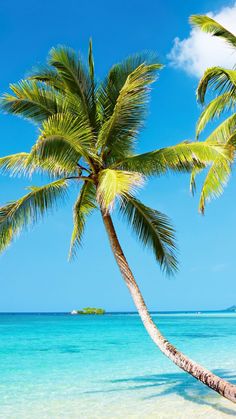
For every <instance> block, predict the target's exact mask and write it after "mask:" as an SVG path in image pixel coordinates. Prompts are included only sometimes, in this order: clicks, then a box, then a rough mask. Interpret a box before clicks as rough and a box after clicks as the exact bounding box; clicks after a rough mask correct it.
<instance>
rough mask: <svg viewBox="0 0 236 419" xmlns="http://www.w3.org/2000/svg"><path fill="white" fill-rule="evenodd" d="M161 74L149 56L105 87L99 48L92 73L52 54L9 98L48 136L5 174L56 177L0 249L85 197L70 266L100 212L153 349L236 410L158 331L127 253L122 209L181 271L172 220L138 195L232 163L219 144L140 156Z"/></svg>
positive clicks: (116, 70)
mask: <svg viewBox="0 0 236 419" xmlns="http://www.w3.org/2000/svg"><path fill="white" fill-rule="evenodd" d="M160 69H161V65H160V64H158V63H156V62H155V59H154V58H153V57H149V56H148V55H146V56H144V55H142V54H141V55H135V56H132V57H130V58H128V59H126V60H125V61H124V62H122V63H120V64H117V65H114V66H113V67H112V68H111V70H110V72H109V73H108V75H107V77H106V79H105V80H104V81H102V82H101V83H97V82H96V80H95V77H94V60H93V54H92V44H91V42H90V46H89V54H88V65H85V64H83V62H82V60H81V59H80V57H79V58H78V57H77V55H76V54H75V53H74V51H73V50H71V49H68V48H65V47H58V48H56V49H54V48H53V49H52V50H51V52H50V55H49V60H48V65H47V66H45V67H43V68H39V69H37V70H35V71H33V72H32V74H31V75H30V76H29V77H28V78H27V79H26V80H23V81H21V82H19V83H18V84H14V85H11V86H10V88H11V91H12V93H11V94H5V95H4V96H3V97H2V99H1V107H2V110H4V111H5V112H9V113H13V114H17V115H20V116H22V117H24V118H27V119H30V120H32V121H33V122H35V123H36V124H37V125H38V127H39V137H38V139H37V141H36V143H35V144H34V146H33V147H32V149H31V151H30V152H29V153H19V154H15V155H11V156H7V157H3V158H1V159H0V167H1V170H2V171H3V172H6V171H10V172H11V173H13V174H15V175H16V174H17V175H19V174H24V175H32V174H33V173H35V172H42V173H45V174H46V175H49V176H50V177H51V182H50V183H48V184H47V185H45V186H40V187H36V186H31V187H30V188H29V192H28V193H27V194H26V195H25V196H23V197H22V198H20V199H18V200H17V201H14V202H10V203H8V204H7V205H5V206H3V207H1V208H0V250H1V251H3V250H4V249H5V248H6V247H7V246H8V245H9V244H10V243H11V242H12V240H13V239H14V237H15V236H16V235H18V233H19V232H20V231H21V230H22V229H23V228H25V227H27V226H28V225H29V224H31V223H34V222H36V221H38V220H39V219H40V217H41V216H43V215H44V213H46V212H47V210H49V209H51V208H52V207H53V205H54V204H57V202H58V201H59V200H60V199H64V198H65V197H66V195H67V193H68V192H69V188H70V185H71V184H73V185H74V186H75V187H76V188H78V191H79V194H78V198H77V200H76V202H75V205H74V209H73V217H74V228H73V232H72V238H71V245H70V257H73V256H75V254H76V250H77V248H79V247H80V245H81V238H82V234H83V232H84V227H85V223H86V220H87V217H88V216H90V215H91V213H92V212H93V211H94V210H95V209H96V208H98V209H99V210H100V212H101V216H102V219H103V222H104V225H105V229H106V232H107V235H108V237H109V241H110V245H111V248H112V251H113V253H114V257H115V259H116V262H117V264H118V266H119V269H120V272H121V274H122V277H123V279H124V281H125V283H126V285H127V287H128V289H129V291H130V293H131V295H132V298H133V301H134V303H135V305H136V308H137V310H138V312H139V315H140V317H141V319H142V322H143V324H144V327H145V328H146V330H147V332H148V333H149V335H150V337H151V338H152V340H153V341H154V342H155V343H156V345H157V346H158V347H159V348H160V350H161V351H162V352H163V353H164V354H165V355H167V356H168V357H169V358H170V359H171V360H172V361H173V362H174V363H175V364H176V365H178V366H179V367H180V368H182V369H183V370H184V371H186V372H188V373H190V374H191V375H192V376H193V377H195V378H197V379H198V380H200V381H201V382H202V383H204V384H206V385H207V386H208V387H210V388H212V389H213V390H215V391H217V392H218V393H220V394H221V395H223V396H224V397H226V398H228V399H230V400H232V401H236V387H235V386H234V385H232V384H230V383H228V382H226V381H224V380H223V379H221V378H219V377H217V376H216V375H214V374H213V373H211V372H210V371H208V370H206V369H205V368H204V367H202V366H200V365H198V364H197V363H195V362H193V361H192V360H190V359H189V358H188V357H187V356H186V355H184V354H182V353H181V352H179V351H178V350H177V349H176V348H175V347H174V346H173V345H172V344H171V343H170V342H168V340H167V339H166V338H165V337H164V336H163V335H162V334H161V333H160V331H159V330H158V328H157V327H156V325H155V323H154V322H153V320H152V318H151V316H150V314H149V312H148V309H147V306H146V304H145V302H144V299H143V297H142V295H141V292H140V290H139V287H138V285H137V283H136V281H135V278H134V276H133V274H132V272H131V269H130V267H129V265H128V262H127V260H126V258H125V255H124V253H123V251H122V248H121V246H120V243H119V240H118V237H117V233H116V231H115V227H114V225H113V221H112V217H111V211H112V208H113V207H114V203H115V201H116V208H117V209H118V211H119V214H120V215H121V216H122V217H123V218H124V219H125V220H126V221H127V223H128V225H129V226H130V228H131V229H133V230H134V232H135V233H136V235H137V237H138V239H139V240H140V241H141V242H142V244H143V245H145V246H149V247H150V248H151V250H152V251H153V252H154V255H155V257H156V259H157V261H158V263H159V264H160V266H161V267H162V268H163V269H164V270H165V271H166V272H167V273H173V272H174V271H175V270H176V269H177V259H176V255H175V239H174V229H173V227H172V226H171V224H170V221H169V219H168V218H167V217H166V216H165V215H164V214H162V213H161V212H159V211H156V210H155V209H152V208H149V207H148V206H147V205H145V204H143V203H142V202H141V201H139V200H138V199H137V198H135V196H134V193H135V190H136V189H137V188H138V187H139V186H140V185H142V184H143V182H144V180H145V179H146V178H148V177H149V176H152V175H161V174H164V173H166V172H168V171H174V172H180V171H182V172H186V171H187V172H188V171H191V170H192V169H193V167H197V168H200V167H203V166H206V165H208V164H210V163H211V162H212V161H214V160H215V159H217V158H218V156H219V155H221V156H222V158H225V160H228V159H229V158H231V150H230V148H227V147H224V146H221V145H218V144H211V143H200V142H196V143H190V142H183V143H180V144H178V145H175V146H172V147H167V148H162V149H158V150H155V151H151V152H147V153H144V154H135V153H134V151H135V141H136V140H137V137H138V133H139V131H140V129H141V128H142V126H143V123H144V120H145V116H146V113H147V112H146V111H147V100H148V95H149V90H150V84H151V83H153V82H154V81H155V79H156V76H157V72H158V70H160Z"/></svg>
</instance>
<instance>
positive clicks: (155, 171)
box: [114, 142, 232, 176]
mask: <svg viewBox="0 0 236 419" xmlns="http://www.w3.org/2000/svg"><path fill="white" fill-rule="evenodd" d="M231 152H232V151H231V150H230V149H228V148H227V147H224V146H223V145H219V144H210V143H206V142H195V143H190V142H184V143H180V144H177V145H175V146H172V147H166V148H162V149H159V150H155V151H151V152H149V153H143V154H138V155H136V156H131V157H127V158H126V159H124V160H123V161H120V162H119V163H117V164H115V165H114V167H115V166H117V167H118V168H122V169H124V170H131V171H139V172H140V173H142V174H143V175H146V176H150V175H160V174H163V173H165V172H167V171H169V170H170V171H177V172H189V171H191V170H192V169H193V168H194V167H199V168H202V167H205V165H207V164H209V163H211V162H212V161H213V160H215V159H216V158H217V157H219V156H223V157H225V158H227V157H229V158H230V157H231Z"/></svg>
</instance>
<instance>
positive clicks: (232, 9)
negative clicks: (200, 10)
mask: <svg viewBox="0 0 236 419" xmlns="http://www.w3.org/2000/svg"><path fill="white" fill-rule="evenodd" d="M207 15H208V16H210V17H212V18H213V19H215V20H217V21H218V22H219V23H221V24H222V25H223V26H225V27H226V28H227V29H229V30H230V31H231V32H232V33H235V34H236V2H235V3H234V5H232V6H228V7H224V8H222V9H221V10H220V11H219V12H213V11H212V12H209V13H207ZM168 59H169V61H170V64H171V66H173V67H176V68H180V69H182V70H184V71H185V72H186V73H188V74H190V75H192V76H195V77H201V76H202V74H203V73H204V71H205V70H206V68H208V67H213V66H215V65H216V66H224V67H229V68H231V67H233V66H234V65H235V62H236V53H235V52H234V51H233V50H232V49H231V48H230V47H229V46H226V43H225V42H224V41H223V40H222V39H217V38H215V37H212V36H211V35H208V34H206V33H203V32H202V31H201V30H200V29H196V28H193V29H192V30H191V31H190V34H189V37H188V38H186V39H183V40H181V39H180V38H178V37H177V38H175V39H174V46H173V48H172V50H171V51H170V53H169V54H168Z"/></svg>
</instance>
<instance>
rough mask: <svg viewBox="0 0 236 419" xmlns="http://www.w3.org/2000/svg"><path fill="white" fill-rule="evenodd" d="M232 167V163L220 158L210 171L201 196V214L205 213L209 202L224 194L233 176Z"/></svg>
mask: <svg viewBox="0 0 236 419" xmlns="http://www.w3.org/2000/svg"><path fill="white" fill-rule="evenodd" d="M231 165H232V161H230V160H228V159H224V158H218V159H216V160H215V161H214V163H213V164H212V166H211V167H210V169H209V170H208V173H207V175H206V178H205V179H204V183H203V187H202V190H201V195H200V202H199V211H200V212H201V213H204V211H205V205H206V202H207V201H210V200H211V199H212V198H217V197H219V196H220V195H221V194H222V192H223V190H224V187H225V185H226V184H227V182H228V179H229V177H230V174H231Z"/></svg>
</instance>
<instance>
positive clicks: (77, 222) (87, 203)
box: [69, 182, 96, 259]
mask: <svg viewBox="0 0 236 419" xmlns="http://www.w3.org/2000/svg"><path fill="white" fill-rule="evenodd" d="M95 208H96V189H95V185H94V184H93V183H91V182H85V183H84V185H83V186H82V188H81V191H80V194H79V196H78V199H77V201H76V203H75V206H74V210H73V218H74V228H73V232H72V237H71V244H70V252H69V259H71V258H72V257H74V256H75V254H76V250H77V248H78V247H80V245H81V239H82V236H83V232H84V228H85V223H86V219H87V217H88V216H89V215H90V214H91V212H92V211H93V210H94V209H95Z"/></svg>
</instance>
